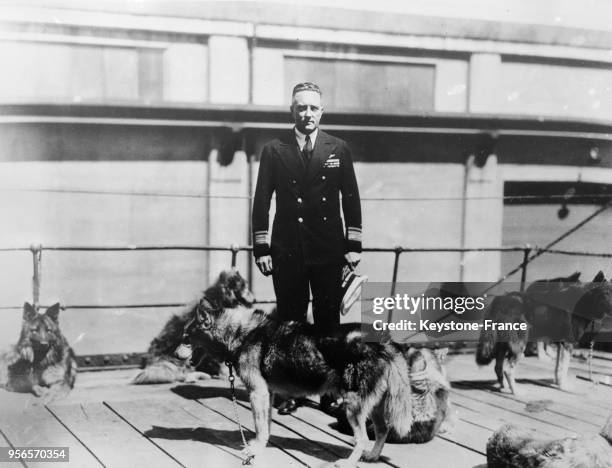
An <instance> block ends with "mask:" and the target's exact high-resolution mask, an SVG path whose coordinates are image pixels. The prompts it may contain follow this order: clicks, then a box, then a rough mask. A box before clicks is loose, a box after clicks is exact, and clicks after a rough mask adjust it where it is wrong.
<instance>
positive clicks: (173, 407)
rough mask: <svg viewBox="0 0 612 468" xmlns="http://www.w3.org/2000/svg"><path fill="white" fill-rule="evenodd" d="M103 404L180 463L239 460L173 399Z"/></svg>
mask: <svg viewBox="0 0 612 468" xmlns="http://www.w3.org/2000/svg"><path fill="white" fill-rule="evenodd" d="M168 397H170V395H168ZM106 405H107V406H108V407H109V408H111V409H112V410H113V411H115V412H116V413H117V414H118V415H119V416H120V417H121V418H123V419H125V420H126V422H128V423H129V424H130V425H132V426H133V427H134V428H135V429H136V430H137V431H138V432H140V433H141V434H143V435H144V436H145V437H147V438H148V439H149V440H150V441H151V442H153V443H154V444H155V445H157V446H158V447H159V448H160V449H161V450H163V451H164V452H165V453H166V454H167V455H168V456H169V457H171V458H173V459H174V460H176V461H177V462H179V463H180V464H181V465H183V466H186V467H192V466H193V467H196V466H236V465H239V464H240V463H241V461H240V458H239V457H238V456H237V455H236V454H235V453H234V452H235V451H230V450H227V448H225V447H223V446H218V445H217V444H218V443H219V437H218V435H217V434H215V431H214V430H213V429H208V428H204V429H202V424H201V421H200V420H199V419H197V418H195V417H194V416H192V415H191V414H189V412H187V411H184V410H183V409H182V408H181V407H180V406H178V404H177V403H175V402H174V401H172V402H168V401H167V400H166V399H162V398H157V399H154V400H132V401H113V402H106ZM212 423H214V421H211V424H212Z"/></svg>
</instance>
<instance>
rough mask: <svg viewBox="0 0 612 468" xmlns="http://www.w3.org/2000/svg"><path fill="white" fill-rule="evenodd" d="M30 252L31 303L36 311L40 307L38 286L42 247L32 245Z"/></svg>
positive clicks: (40, 273) (40, 277) (40, 276)
mask: <svg viewBox="0 0 612 468" xmlns="http://www.w3.org/2000/svg"><path fill="white" fill-rule="evenodd" d="M30 251H31V252H32V260H33V265H32V271H33V274H32V302H33V305H34V309H35V310H38V308H39V306H40V284H41V279H42V271H41V262H42V245H41V244H32V245H31V246H30Z"/></svg>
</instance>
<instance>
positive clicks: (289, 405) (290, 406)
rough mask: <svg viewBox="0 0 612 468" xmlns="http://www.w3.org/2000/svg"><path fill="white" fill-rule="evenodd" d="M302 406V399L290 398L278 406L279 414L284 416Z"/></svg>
mask: <svg viewBox="0 0 612 468" xmlns="http://www.w3.org/2000/svg"><path fill="white" fill-rule="evenodd" d="M300 406H302V402H301V401H300V400H294V399H293V398H289V399H288V400H285V401H283V402H282V403H281V404H280V405H279V406H278V414H280V415H283V416H284V415H287V414H293V413H295V412H296V411H297V409H298V408H299V407H300Z"/></svg>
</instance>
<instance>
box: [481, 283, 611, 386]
mask: <svg viewBox="0 0 612 468" xmlns="http://www.w3.org/2000/svg"><path fill="white" fill-rule="evenodd" d="M572 276H575V275H572ZM570 278H571V277H570ZM485 319H489V320H493V321H494V322H497V323H503V322H508V323H527V324H528V325H529V331H524V330H519V331H497V330H485V329H484V328H483V330H482V331H481V333H480V342H479V343H478V347H477V349H476V362H477V363H478V365H481V366H483V365H487V364H489V363H490V362H491V361H492V360H493V359H495V361H496V364H495V373H496V374H497V380H498V382H499V385H500V389H503V388H504V377H505V378H506V380H507V381H508V385H509V387H510V391H511V392H512V393H513V394H517V392H518V388H517V387H516V383H515V378H514V370H515V367H516V365H517V363H518V361H519V360H520V359H521V357H522V356H523V353H524V351H525V346H526V344H527V341H528V339H529V338H530V339H533V340H538V341H540V340H543V341H549V342H553V343H557V345H558V347H557V362H556V366H555V383H556V384H557V385H559V388H561V389H564V390H565V389H567V388H568V385H569V383H568V377H567V374H568V369H569V361H570V357H571V353H572V349H573V345H574V343H576V342H578V341H580V340H581V339H583V338H584V337H585V336H586V335H587V334H596V333H598V332H601V331H605V330H607V329H609V328H610V326H611V325H612V285H611V284H610V283H609V282H608V281H606V278H605V276H604V274H603V272H601V271H600V272H599V273H598V274H597V275H596V276H595V278H594V279H593V282H592V283H586V284H582V283H579V282H577V281H572V282H569V283H565V282H563V281H554V280H548V281H536V282H534V283H532V284H531V285H530V286H529V287H528V288H527V290H526V291H525V292H511V293H508V294H506V295H504V296H498V297H496V298H495V299H494V300H493V302H491V305H490V306H489V308H488V309H487V312H486V314H485Z"/></svg>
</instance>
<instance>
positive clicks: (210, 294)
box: [132, 269, 255, 384]
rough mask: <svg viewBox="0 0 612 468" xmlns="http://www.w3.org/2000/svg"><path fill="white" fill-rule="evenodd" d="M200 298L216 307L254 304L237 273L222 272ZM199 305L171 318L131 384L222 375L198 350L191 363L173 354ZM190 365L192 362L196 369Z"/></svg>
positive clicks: (190, 379) (211, 361)
mask: <svg viewBox="0 0 612 468" xmlns="http://www.w3.org/2000/svg"><path fill="white" fill-rule="evenodd" d="M203 297H206V299H207V300H208V301H210V302H211V303H212V304H215V307H235V306H237V305H238V304H243V305H245V306H248V307H250V306H251V305H253V302H254V301H255V298H254V296H253V293H252V292H251V291H250V290H249V285H248V282H247V281H246V280H245V279H244V278H243V277H242V276H241V275H240V273H238V270H236V269H231V270H226V271H222V272H221V273H220V274H219V277H218V278H217V281H216V282H215V284H213V285H212V286H210V287H208V288H207V289H206V290H205V291H204V293H203ZM198 302H199V301H195V302H193V303H192V304H190V305H188V306H187V307H186V308H185V310H184V311H183V312H182V313H180V314H179V315H173V316H172V317H171V318H170V319H169V320H168V322H167V323H166V325H164V328H163V329H162V331H161V332H160V333H159V335H157V336H156V337H155V338H153V341H151V344H150V346H149V349H148V351H147V355H146V357H145V358H144V362H143V367H144V369H143V370H142V371H140V372H139V373H138V374H137V375H136V377H134V380H133V381H132V383H133V384H156V383H170V382H183V381H188V382H195V381H196V380H198V379H206V378H209V377H210V374H213V375H214V374H219V373H220V372H221V371H222V368H221V366H220V364H219V362H218V361H215V360H214V359H210V356H208V355H206V354H205V353H203V352H201V351H200V350H197V349H196V350H195V352H194V356H193V357H192V359H191V360H190V359H180V358H177V357H175V354H174V351H175V350H176V348H177V347H178V346H179V345H180V344H181V342H182V340H183V333H184V331H185V326H186V325H187V323H189V322H190V321H191V320H193V317H194V314H195V308H196V306H197V304H198ZM191 362H195V363H196V364H195V366H192V365H191Z"/></svg>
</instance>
